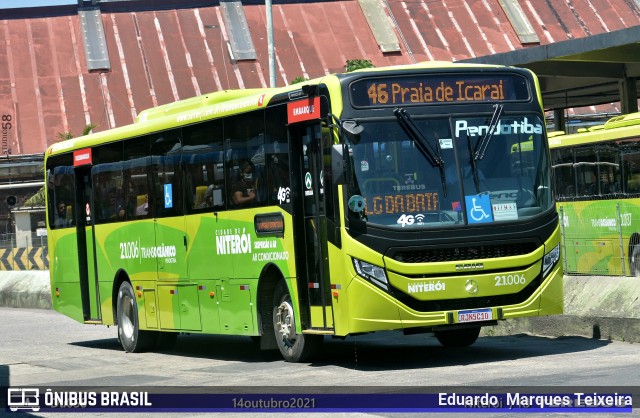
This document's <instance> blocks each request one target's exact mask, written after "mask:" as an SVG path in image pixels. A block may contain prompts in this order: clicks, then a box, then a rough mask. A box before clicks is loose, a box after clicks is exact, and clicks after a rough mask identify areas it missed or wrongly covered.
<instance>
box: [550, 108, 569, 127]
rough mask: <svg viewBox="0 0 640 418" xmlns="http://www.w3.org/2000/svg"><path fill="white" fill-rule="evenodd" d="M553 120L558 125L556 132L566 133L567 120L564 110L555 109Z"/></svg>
mask: <svg viewBox="0 0 640 418" xmlns="http://www.w3.org/2000/svg"><path fill="white" fill-rule="evenodd" d="M553 120H554V123H555V124H556V131H564V130H565V129H566V127H567V118H566V117H565V115H564V109H553ZM567 133H569V132H567Z"/></svg>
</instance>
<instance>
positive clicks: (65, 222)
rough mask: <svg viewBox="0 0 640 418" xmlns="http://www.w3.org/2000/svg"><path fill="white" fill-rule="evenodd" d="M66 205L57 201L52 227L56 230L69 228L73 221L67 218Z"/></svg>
mask: <svg viewBox="0 0 640 418" xmlns="http://www.w3.org/2000/svg"><path fill="white" fill-rule="evenodd" d="M67 214H68V213H67V205H66V203H65V202H64V201H62V200H61V201H59V202H58V205H57V211H56V217H55V221H54V226H55V227H56V228H65V227H67V226H71V225H72V223H73V221H72V220H71V219H68V218H67Z"/></svg>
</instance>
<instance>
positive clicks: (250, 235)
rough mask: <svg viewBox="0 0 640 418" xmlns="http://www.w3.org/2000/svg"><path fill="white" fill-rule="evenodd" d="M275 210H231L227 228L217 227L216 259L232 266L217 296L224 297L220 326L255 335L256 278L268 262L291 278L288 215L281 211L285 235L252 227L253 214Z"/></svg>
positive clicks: (291, 249) (290, 223) (290, 240)
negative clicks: (230, 276) (261, 231)
mask: <svg viewBox="0 0 640 418" xmlns="http://www.w3.org/2000/svg"><path fill="white" fill-rule="evenodd" d="M275 212H280V210H279V209H278V208H275V207H273V208H261V209H260V210H259V211H258V210H237V211H230V212H228V214H229V224H228V227H227V228H226V229H225V230H220V229H217V230H216V240H217V241H218V245H217V246H216V251H217V255H218V258H219V259H224V260H225V262H231V263H232V265H233V279H232V280H230V281H229V282H228V285H227V288H225V289H224V290H223V293H222V294H221V295H219V296H221V297H222V298H223V299H222V301H221V304H220V323H221V326H222V328H223V329H225V324H228V325H227V326H229V327H230V326H231V325H230V324H235V326H236V327H240V328H237V329H236V332H235V333H241V334H251V335H255V334H257V331H256V329H257V324H258V322H257V310H256V307H257V297H258V294H257V288H258V279H259V278H260V274H261V273H262V271H263V269H264V267H265V266H266V265H267V264H273V265H275V266H276V267H277V268H278V270H279V271H280V272H281V273H282V275H283V277H284V278H285V279H287V278H290V277H293V272H294V271H295V269H294V260H295V258H294V252H293V239H294V238H293V227H292V220H291V217H290V216H289V215H288V214H286V213H282V214H283V218H284V237H282V236H279V235H281V234H276V233H274V234H266V235H265V234H262V235H258V234H257V233H256V230H255V224H254V219H255V216H256V215H258V214H259V213H275ZM223 287H224V286H223ZM289 289H290V292H291V293H292V294H291V299H292V301H293V307H294V309H295V310H296V312H299V310H298V303H297V301H298V299H297V297H296V295H295V294H294V293H295V292H294V290H293V289H291V287H290V288H289ZM229 302H232V303H231V304H229ZM296 325H299V321H296ZM248 327H252V328H248Z"/></svg>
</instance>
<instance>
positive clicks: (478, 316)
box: [458, 308, 493, 322]
mask: <svg viewBox="0 0 640 418" xmlns="http://www.w3.org/2000/svg"><path fill="white" fill-rule="evenodd" d="M492 319H493V311H492V310H491V308H487V309H469V310H466V311H458V322H478V321H490V320H492Z"/></svg>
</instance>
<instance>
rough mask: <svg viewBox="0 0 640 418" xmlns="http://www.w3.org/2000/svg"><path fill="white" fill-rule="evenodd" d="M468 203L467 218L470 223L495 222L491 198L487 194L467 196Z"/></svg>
mask: <svg viewBox="0 0 640 418" xmlns="http://www.w3.org/2000/svg"><path fill="white" fill-rule="evenodd" d="M464 199H465V203H466V204H467V219H468V220H469V223H470V224H479V223H484V222H493V213H492V212H491V198H490V197H489V195H486V194H477V195H471V196H465V197H464Z"/></svg>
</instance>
